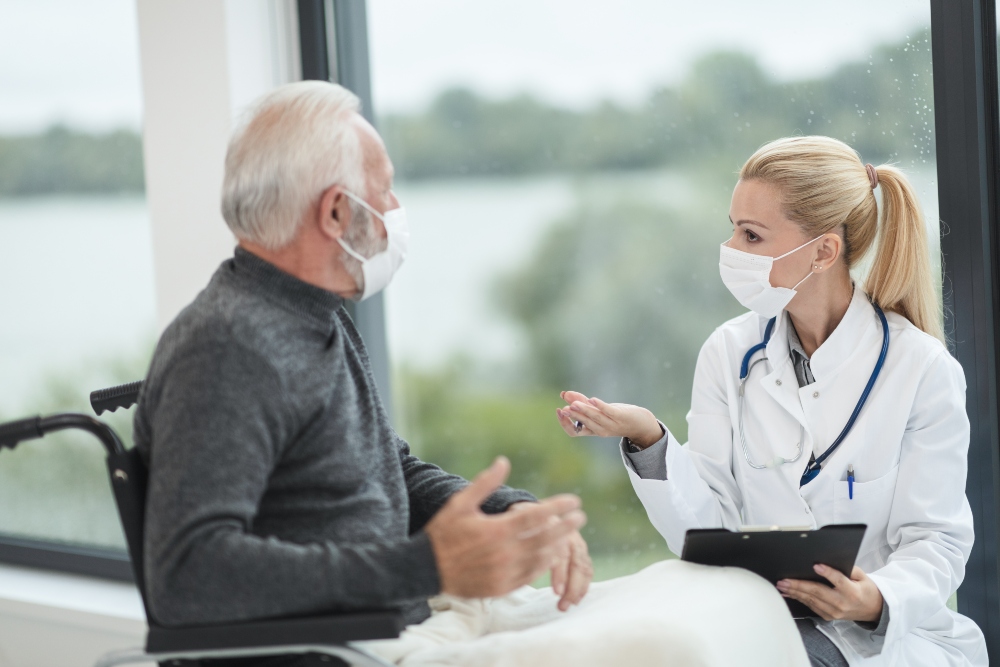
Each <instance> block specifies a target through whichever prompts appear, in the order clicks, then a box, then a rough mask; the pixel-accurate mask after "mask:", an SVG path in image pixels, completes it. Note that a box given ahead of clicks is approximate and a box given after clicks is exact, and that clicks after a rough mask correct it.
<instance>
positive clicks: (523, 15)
mask: <svg viewBox="0 0 1000 667" xmlns="http://www.w3.org/2000/svg"><path fill="white" fill-rule="evenodd" d="M272 1H277V0H272ZM368 13H369V39H370V44H371V54H372V79H373V87H374V98H375V99H374V104H375V107H376V111H377V112H378V113H386V112H392V111H395V112H399V111H413V110H417V109H420V108H422V107H423V106H425V105H426V104H427V103H428V102H429V101H430V100H431V99H432V98H433V97H434V95H435V94H436V93H437V92H438V91H440V90H441V89H443V88H445V87H448V86H452V85H466V86H469V87H471V88H473V89H475V90H478V91H479V92H481V93H483V94H486V95H488V96H492V97H502V96H506V95H510V94H514V93H519V92H530V93H533V94H535V95H537V96H539V97H541V98H543V99H546V100H548V101H550V102H553V103H557V104H560V105H563V106H569V107H585V106H587V105H590V104H593V103H595V102H596V101H598V100H601V99H604V98H611V99H614V100H616V101H618V102H620V103H625V104H628V103H633V102H637V101H639V100H641V99H642V98H643V97H644V95H645V94H646V93H647V92H648V91H649V90H650V88H651V87H653V86H656V85H660V84H664V83H667V84H669V83H673V82H676V81H677V80H678V79H679V78H680V77H682V76H683V74H684V72H685V71H686V70H687V68H688V67H689V65H690V64H691V62H692V61H693V60H695V59H696V58H697V57H698V56H699V55H701V54H703V53H705V52H707V51H712V50H717V49H733V50H741V51H746V52H749V53H752V54H754V55H756V56H757V57H758V58H759V59H760V61H761V62H762V63H763V65H764V67H765V69H766V70H767V71H769V72H771V73H773V74H774V76H776V77H778V78H781V79H793V78H798V77H803V76H813V75H818V74H823V73H825V72H828V71H829V70H831V69H832V68H833V67H835V66H836V65H837V64H838V63H840V62H843V61H845V60H856V59H863V58H864V57H866V56H867V55H868V53H869V52H870V48H871V46H872V45H874V44H877V43H880V42H883V41H888V40H895V39H898V38H900V37H902V36H904V35H906V34H908V33H909V32H911V31H913V30H915V29H917V28H919V27H920V26H923V25H926V24H927V23H928V22H929V16H930V8H929V2H928V0H878V2H873V1H872V0H837V1H836V2H828V1H820V0H754V1H753V2H751V1H749V0H710V1H709V2H694V3H693V2H690V0H683V1H681V0H615V2H608V1H607V0H368ZM141 115H142V100H141V94H140V80H139V48H138V29H137V22H136V10H135V0H0V133H2V134H9V133H25V132H33V131H37V130H39V129H42V128H44V127H46V126H48V125H50V124H52V123H55V122H62V123H66V124H69V125H72V126H75V127H81V128H84V129H90V130H96V131H102V130H107V129H111V128H114V127H121V126H125V127H133V128H137V127H139V125H140V123H141Z"/></svg>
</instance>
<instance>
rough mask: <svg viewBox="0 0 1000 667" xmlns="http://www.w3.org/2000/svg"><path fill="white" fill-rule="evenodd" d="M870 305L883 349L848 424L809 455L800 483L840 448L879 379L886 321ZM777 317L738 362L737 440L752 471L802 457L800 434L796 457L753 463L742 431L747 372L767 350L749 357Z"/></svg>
mask: <svg viewBox="0 0 1000 667" xmlns="http://www.w3.org/2000/svg"><path fill="white" fill-rule="evenodd" d="M872 307H873V308H875V312H876V313H878V318H879V320H881V322H882V351H881V352H880V353H879V355H878V361H877V362H875V369H874V370H873V371H872V375H871V377H870V378H868V384H867V385H866V386H865V390H864V392H862V394H861V398H860V399H858V404H857V406H855V408H854V412H852V413H851V418H850V419H848V420H847V425H846V426H844V430H843V431H841V432H840V435H839V436H837V439H836V440H835V441H834V443H833V444H832V445H830V446H829V447H828V448H827V450H826V451H825V452H823V453H822V454H820V455H819V456H817V457H810V459H809V465H808V466H806V469H805V471H804V472H803V473H802V479H801V480H799V486H805V485H806V484H808V483H809V482H811V481H813V479H815V478H816V475H818V474H819V473H820V471H821V470H822V469H823V462H824V461H826V460H827V459H828V458H830V456H831V455H832V454H833V453H834V452H835V451H837V448H838V447H840V444H841V443H842V442H843V441H844V438H846V437H847V434H848V433H850V432H851V428H852V427H853V426H854V422H855V421H857V419H858V415H860V414H861V409H862V408H863V407H864V406H865V402H866V401H867V400H868V396H869V394H871V393H872V387H874V386H875V381H876V380H878V375H879V373H881V372H882V367H883V366H884V365H885V357H886V354H888V352H889V323H888V322H887V321H886V319H885V313H883V312H882V309H881V308H879V307H878V304H877V303H875V302H872ZM777 319H778V318H777V317H772V318H771V319H770V320H769V321H768V323H767V327H765V329H764V340H763V341H762V342H760V343H757V344H756V345H754V346H753V347H751V348H750V349H749V350H747V353H746V354H745V355H743V363H742V364H740V393H739V400H738V408H737V413H738V420H739V431H740V443H742V445H743V456H744V457H745V458H746V460H747V463H748V464H749V465H750V467H751V468H753V469H754V470H763V469H765V468H775V467H777V466H780V465H783V464H785V463H794V462H796V461H798V460H799V458H801V457H802V441H803V440H804V439H805V438H802V437H800V438H799V443H798V444H797V445H796V448H797V451H796V452H795V456H794V457H793V458H790V459H785V458H781V457H780V456H779V457H777V458H775V459H774V460H772V461H770V462H768V463H767V464H764V465H760V464H757V463H754V461H753V459H752V458H751V457H750V448H749V447H747V439H746V436H745V435H744V432H743V401H744V392H745V389H746V383H747V380H748V379H749V378H750V371H751V370H753V367H754V366H756V365H757V364H759V363H760V362H762V361H767V353H766V351H765V353H764V356H762V357H761V358H760V359H757V360H756V361H754V362H753V363H750V360H751V359H752V358H753V355H754V354H756V353H757V352H759V351H760V350H764V349H765V348H767V343H768V341H770V340H771V333H772V332H773V331H774V323H775V322H776V321H777Z"/></svg>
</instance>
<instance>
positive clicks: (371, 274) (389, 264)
mask: <svg viewBox="0 0 1000 667" xmlns="http://www.w3.org/2000/svg"><path fill="white" fill-rule="evenodd" d="M344 194H345V195H347V196H348V197H350V198H351V199H353V200H354V201H356V202H357V203H358V204H360V205H361V206H363V207H364V208H365V209H366V210H367V211H368V212H369V213H371V214H372V215H374V216H375V217H376V218H378V219H379V220H381V221H382V224H383V225H385V233H386V236H387V237H388V245H387V246H386V248H385V250H383V251H382V252H378V253H375V254H374V255H372V256H371V257H365V256H364V255H362V254H361V253H359V252H357V251H355V250H354V248H352V247H351V246H349V245H348V244H347V242H346V241H344V239H343V238H339V239H337V241H338V242H339V243H340V247H342V248H343V249H344V252H346V253H347V254H348V255H350V256H351V257H353V258H354V259H356V260H358V261H359V262H361V275H362V276H363V277H364V282H365V285H364V290H363V291H362V293H361V298H359V299H358V300H359V301H364V300H365V299H367V298H368V297H370V296H372V295H374V294H378V293H379V292H381V291H382V290H384V289H385V288H386V286H387V285H388V284H389V282H390V281H392V277H393V276H394V275H396V271H398V270H399V267H401V266H402V265H403V261H404V260H405V259H406V251H407V250H408V249H409V247H410V226H409V224H408V223H407V221H406V209H404V208H403V207H402V206H400V207H399V208H394V209H392V210H391V211H386V212H385V214H382V213H379V212H378V211H376V210H375V209H373V208H372V207H371V206H369V205H368V202H366V201H365V200H363V199H362V198H361V197H358V196H357V195H355V194H353V193H351V192H348V191H347V190H344Z"/></svg>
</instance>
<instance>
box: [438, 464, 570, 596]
mask: <svg viewBox="0 0 1000 667" xmlns="http://www.w3.org/2000/svg"><path fill="white" fill-rule="evenodd" d="M509 473H510V462H509V461H508V460H507V459H506V458H504V457H500V458H498V459H497V460H496V461H494V462H493V465H491V466H490V467H489V468H487V469H486V470H484V471H483V472H481V473H479V474H478V475H477V476H476V478H475V479H474V480H473V481H472V483H471V484H469V486H467V487H466V488H464V489H462V490H461V491H459V492H458V493H456V494H455V495H453V496H452V497H451V498H449V499H448V502H447V503H445V505H444V507H442V508H441V510H440V511H439V512H438V513H437V514H435V515H434V518H432V519H431V520H430V522H429V523H428V524H427V527H426V528H425V529H424V530H425V532H426V533H427V536H428V537H429V538H430V541H431V547H432V548H433V549H434V557H435V559H436V561H437V566H438V573H439V574H440V577H441V591H442V592H444V593H449V594H451V595H457V596H459V597H470V598H471V597H498V596H501V595H506V594H507V593H510V592H511V591H513V590H514V589H515V588H519V587H520V586H524V585H525V584H529V583H531V582H532V581H534V580H535V579H536V578H537V577H539V576H541V575H542V574H543V573H544V572H545V571H546V570H549V569H550V568H552V567H553V565H554V564H555V563H556V562H557V561H558V560H559V558H560V556H561V554H563V553H564V550H565V547H566V545H567V544H568V542H569V541H570V540H571V539H572V537H573V535H574V534H576V533H577V531H578V530H579V529H580V528H582V527H583V525H584V524H585V523H586V522H587V517H586V515H585V514H584V513H583V512H582V511H581V510H580V499H579V498H577V497H576V496H572V495H560V496H553V497H552V498H546V499H545V500H542V501H541V502H538V503H527V505H528V507H525V508H523V509H519V510H518V511H516V512H505V513H504V514H498V515H492V516H490V515H487V514H485V513H484V512H483V511H482V510H481V509H480V506H481V505H482V504H483V502H484V501H485V500H486V499H487V498H488V497H489V496H490V494H492V493H493V492H494V491H496V490H497V488H498V487H499V486H500V485H501V484H503V483H504V481H505V480H506V479H507V475H508V474H509Z"/></svg>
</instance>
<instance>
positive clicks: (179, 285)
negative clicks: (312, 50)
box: [0, 0, 301, 667]
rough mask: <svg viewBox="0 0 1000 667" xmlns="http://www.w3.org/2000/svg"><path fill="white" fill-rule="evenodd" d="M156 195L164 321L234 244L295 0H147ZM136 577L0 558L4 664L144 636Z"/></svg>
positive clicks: (70, 666) (88, 659)
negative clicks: (226, 210) (239, 198)
mask: <svg viewBox="0 0 1000 667" xmlns="http://www.w3.org/2000/svg"><path fill="white" fill-rule="evenodd" d="M137 5H138V17H139V42H140V57H141V60H142V67H141V71H142V79H143V85H142V90H143V98H144V107H145V118H144V123H143V147H144V152H145V156H144V159H145V168H146V197H147V201H148V206H149V213H150V217H151V220H152V228H153V254H154V262H155V274H156V299H157V319H158V320H159V324H160V327H161V328H162V327H164V326H166V324H167V323H169V322H170V320H172V319H173V318H174V316H175V315H176V314H177V312H178V311H180V309H181V308H183V307H184V306H185V305H187V304H188V303H189V302H190V301H191V300H192V299H193V298H194V296H195V295H196V294H197V293H198V292H199V291H200V290H201V289H202V288H203V287H204V286H205V284H206V283H207V282H208V279H209V277H210V276H211V275H212V273H213V272H214V271H215V269H216V268H217V267H218V265H219V263H220V262H221V261H223V260H224V259H225V258H227V257H229V256H230V255H231V254H232V249H233V245H234V240H233V237H232V236H231V235H230V233H229V230H228V229H227V228H226V225H225V222H223V220H222V215H221V213H220V212H219V202H220V191H221V187H222V173H223V159H224V157H225V152H226V144H227V141H228V137H229V132H230V129H231V128H232V126H233V123H234V120H235V119H236V117H237V116H238V114H239V113H240V112H241V111H242V110H243V109H245V108H246V106H247V105H248V104H249V103H250V102H251V101H253V100H254V99H255V98H256V97H258V96H259V95H261V94H263V93H264V92H266V91H268V90H270V89H272V88H274V87H275V86H278V85H280V84H282V83H286V82H288V81H294V80H298V79H299V78H301V75H300V68H299V57H298V27H297V26H298V22H297V16H296V13H295V2H294V0H138V2H137ZM144 635H145V619H144V615H143V611H142V605H141V603H140V600H139V596H138V593H137V592H136V590H135V588H134V587H133V586H130V585H126V584H121V583H115V582H109V581H102V580H98V579H91V578H88V577H78V576H73V575H66V574H57V573H52V572H43V571H38V570H31V569H27V568H17V567H11V566H5V565H0V667H89V666H90V665H92V664H93V662H94V660H95V659H96V658H97V656H98V655H100V654H102V653H103V652H105V651H108V650H112V649H122V648H129V647H135V646H139V645H141V644H142V642H143V639H144Z"/></svg>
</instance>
